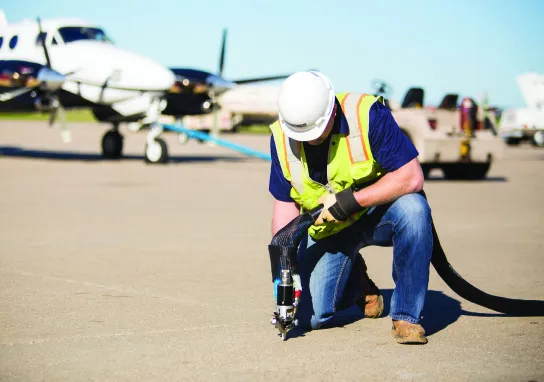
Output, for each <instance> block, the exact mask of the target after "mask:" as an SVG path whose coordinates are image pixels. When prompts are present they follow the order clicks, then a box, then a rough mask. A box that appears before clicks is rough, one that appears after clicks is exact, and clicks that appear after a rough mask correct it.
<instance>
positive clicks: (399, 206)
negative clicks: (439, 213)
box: [393, 194, 431, 231]
mask: <svg viewBox="0 0 544 382" xmlns="http://www.w3.org/2000/svg"><path fill="white" fill-rule="evenodd" d="M393 205H394V208H395V215H396V217H397V224H396V225H397V226H398V227H399V228H404V229H409V230H412V231H418V230H427V229H429V227H430V224H431V208H430V206H429V203H427V199H425V198H424V197H423V196H421V195H420V194H408V195H404V196H402V197H400V198H399V199H397V201H396V202H395V203H394V204H393Z"/></svg>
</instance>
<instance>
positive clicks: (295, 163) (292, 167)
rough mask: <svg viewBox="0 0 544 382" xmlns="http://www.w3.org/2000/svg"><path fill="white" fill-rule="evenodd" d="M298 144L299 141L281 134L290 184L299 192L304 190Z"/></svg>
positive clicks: (302, 168) (302, 167)
mask: <svg viewBox="0 0 544 382" xmlns="http://www.w3.org/2000/svg"><path fill="white" fill-rule="evenodd" d="M287 145H289V147H287ZM300 145H301V143H300V142H297V141H295V140H294V139H291V138H289V137H288V136H286V135H285V134H283V148H284V152H285V159H286V162H287V172H288V173H289V174H290V175H291V186H293V187H294V189H295V190H297V191H298V192H299V193H302V192H304V175H303V171H304V165H303V164H302V161H301V160H300Z"/></svg>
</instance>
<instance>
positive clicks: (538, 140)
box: [533, 130, 544, 147]
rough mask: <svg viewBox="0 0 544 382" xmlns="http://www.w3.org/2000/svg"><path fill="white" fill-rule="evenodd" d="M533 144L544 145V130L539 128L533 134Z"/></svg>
mask: <svg viewBox="0 0 544 382" xmlns="http://www.w3.org/2000/svg"><path fill="white" fill-rule="evenodd" d="M533 145H535V146H537V147H544V130H539V131H537V132H535V135H533Z"/></svg>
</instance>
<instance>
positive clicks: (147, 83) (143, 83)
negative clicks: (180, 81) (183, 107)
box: [123, 57, 176, 90]
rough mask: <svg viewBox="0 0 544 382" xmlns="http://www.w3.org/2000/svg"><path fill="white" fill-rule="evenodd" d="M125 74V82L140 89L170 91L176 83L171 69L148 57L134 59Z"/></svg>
mask: <svg viewBox="0 0 544 382" xmlns="http://www.w3.org/2000/svg"><path fill="white" fill-rule="evenodd" d="M125 70H126V72H125V73H124V74H123V76H124V77H126V78H125V81H127V82H128V81H129V79H130V82H131V83H133V84H138V87H139V88H140V89H149V90H168V89H170V88H171V87H172V86H173V85H174V84H175V82H176V77H175V75H174V73H173V72H172V71H170V69H168V68H167V67H165V66H163V65H161V64H159V63H157V62H154V61H152V60H150V59H148V58H146V57H138V59H133V60H131V62H130V63H129V64H128V65H127V66H125Z"/></svg>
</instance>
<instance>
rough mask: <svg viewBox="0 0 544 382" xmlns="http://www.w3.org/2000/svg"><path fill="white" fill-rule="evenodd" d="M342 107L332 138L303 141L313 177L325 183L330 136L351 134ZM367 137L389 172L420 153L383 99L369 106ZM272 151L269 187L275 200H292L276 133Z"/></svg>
mask: <svg viewBox="0 0 544 382" xmlns="http://www.w3.org/2000/svg"><path fill="white" fill-rule="evenodd" d="M337 104H338V102H337ZM339 106H340V105H338V109H337V110H339V111H340V112H338V113H337V114H336V119H335V121H334V128H333V131H332V132H331V134H329V138H328V139H327V140H326V141H324V142H322V143H321V144H320V145H316V146H312V145H309V144H307V143H304V152H305V153H306V160H307V162H308V170H309V174H310V178H312V179H313V180H315V181H316V182H319V183H322V184H325V183H327V160H328V150H329V142H330V137H331V136H332V134H345V135H348V134H349V126H348V122H347V120H346V117H345V115H344V113H343V112H342V111H341V108H340V107H339ZM368 138H369V141H370V149H371V150H372V155H373V156H374V160H376V162H378V163H379V164H380V166H381V167H382V168H383V169H384V170H386V171H387V172H391V171H395V170H397V169H399V168H400V167H402V166H404V165H405V164H406V163H408V162H410V161H411V160H412V159H414V158H416V157H417V156H418V155H419V153H418V152H417V150H416V148H415V146H414V145H413V143H412V142H411V141H410V139H409V138H408V137H407V136H406V134H404V133H403V132H402V131H401V130H400V128H399V126H398V125H397V122H396V121H395V119H394V118H393V115H392V114H391V111H390V110H389V109H388V108H387V107H386V106H384V105H383V104H382V103H380V102H375V103H374V104H373V105H372V107H371V108H370V112H369V125H368ZM270 153H271V156H272V164H271V169H270V181H269V185H268V189H269V191H270V193H271V194H272V196H273V197H274V198H275V199H277V200H280V201H282V202H292V201H293V199H292V198H291V196H290V192H291V183H289V181H287V179H285V177H284V176H283V173H282V171H281V166H280V162H279V159H278V153H277V151H276V144H275V143H274V136H273V135H272V136H271V137H270Z"/></svg>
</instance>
